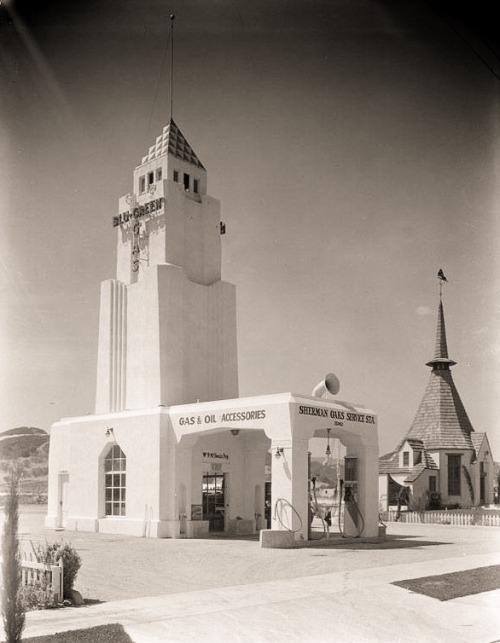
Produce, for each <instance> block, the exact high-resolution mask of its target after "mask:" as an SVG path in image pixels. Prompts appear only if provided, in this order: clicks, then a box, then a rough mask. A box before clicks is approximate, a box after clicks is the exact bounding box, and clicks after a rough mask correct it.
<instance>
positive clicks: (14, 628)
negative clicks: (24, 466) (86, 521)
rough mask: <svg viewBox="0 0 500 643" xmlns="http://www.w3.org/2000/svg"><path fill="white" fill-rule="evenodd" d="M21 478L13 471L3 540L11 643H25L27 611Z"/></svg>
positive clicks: (5, 609)
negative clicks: (20, 535)
mask: <svg viewBox="0 0 500 643" xmlns="http://www.w3.org/2000/svg"><path fill="white" fill-rule="evenodd" d="M19 479H20V470H19V468H17V467H16V466H15V465H14V466H13V467H12V468H11V471H10V479H9V487H8V494H7V496H6V499H5V521H4V525H3V539H2V590H3V591H2V615H3V623H4V630H5V636H6V639H7V641H8V643H18V642H19V641H21V634H22V631H23V629H24V622H25V616H24V609H23V605H22V602H21V592H20V588H21V564H20V561H19V542H18V527H19V494H18V491H19Z"/></svg>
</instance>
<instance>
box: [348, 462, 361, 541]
mask: <svg viewBox="0 0 500 643" xmlns="http://www.w3.org/2000/svg"><path fill="white" fill-rule="evenodd" d="M344 478H345V480H344V530H343V533H344V536H360V535H361V532H362V531H363V527H364V521H363V515H362V513H361V511H360V509H359V507H358V459H357V458H353V457H347V456H346V457H345V458H344Z"/></svg>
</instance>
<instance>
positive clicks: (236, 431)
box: [231, 429, 240, 435]
mask: <svg viewBox="0 0 500 643" xmlns="http://www.w3.org/2000/svg"><path fill="white" fill-rule="evenodd" d="M239 434H240V430H239V429H231V435H239Z"/></svg>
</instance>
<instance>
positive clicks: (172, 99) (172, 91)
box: [170, 13, 175, 120]
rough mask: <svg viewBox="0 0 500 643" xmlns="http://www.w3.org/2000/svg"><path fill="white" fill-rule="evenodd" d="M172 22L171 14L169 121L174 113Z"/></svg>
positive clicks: (173, 18)
mask: <svg viewBox="0 0 500 643" xmlns="http://www.w3.org/2000/svg"><path fill="white" fill-rule="evenodd" d="M174 20H175V16H174V14H173V13H171V14H170V120H172V117H173V113H174Z"/></svg>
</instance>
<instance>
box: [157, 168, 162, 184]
mask: <svg viewBox="0 0 500 643" xmlns="http://www.w3.org/2000/svg"><path fill="white" fill-rule="evenodd" d="M161 177H162V172H161V167H159V168H158V169H157V170H156V180H157V181H161Z"/></svg>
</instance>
